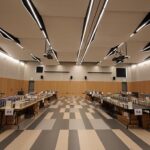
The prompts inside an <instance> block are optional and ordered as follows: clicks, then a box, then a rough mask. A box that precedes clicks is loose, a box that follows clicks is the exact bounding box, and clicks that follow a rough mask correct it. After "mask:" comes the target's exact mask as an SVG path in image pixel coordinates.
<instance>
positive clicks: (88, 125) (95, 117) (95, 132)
mask: <svg viewBox="0 0 150 150" xmlns="http://www.w3.org/2000/svg"><path fill="white" fill-rule="evenodd" d="M134 133H135V131H134ZM134 133H133V132H130V131H129V130H127V129H126V128H124V127H123V126H122V125H121V124H120V123H118V122H117V121H116V120H114V119H113V118H111V117H110V116H109V115H108V114H106V113H105V112H104V111H103V110H102V109H100V108H97V107H96V106H95V105H94V104H92V103H91V102H90V101H88V100H85V99H84V98H81V97H62V98H59V99H58V100H55V101H53V102H52V103H51V105H50V107H49V108H48V109H47V110H46V111H45V112H43V114H41V116H39V117H38V118H37V119H36V120H35V121H34V122H32V123H31V124H30V125H29V126H28V127H27V128H26V129H25V130H7V131H5V132H3V133H1V135H0V150H1V149H8V150H20V149H21V150H28V149H31V150H104V149H108V150H127V149H132V150H134V149H135V150H140V149H144V150H149V149H150V143H149V140H147V141H146V140H143V139H142V140H141V139H140V137H138V136H137V135H136V134H134ZM149 133H150V132H148V131H147V132H146V133H145V134H147V135H146V136H148V135H149ZM149 137H150V136H149Z"/></svg>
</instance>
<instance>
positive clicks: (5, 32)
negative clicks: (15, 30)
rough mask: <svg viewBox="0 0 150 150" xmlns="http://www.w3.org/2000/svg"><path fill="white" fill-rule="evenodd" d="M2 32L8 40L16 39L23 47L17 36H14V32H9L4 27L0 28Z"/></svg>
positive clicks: (17, 43)
mask: <svg viewBox="0 0 150 150" xmlns="http://www.w3.org/2000/svg"><path fill="white" fill-rule="evenodd" d="M0 34H1V35H2V36H3V37H4V38H6V39H8V40H11V41H14V42H15V43H16V45H18V46H19V47H20V48H22V49H23V47H22V46H21V42H20V40H19V39H18V38H17V37H15V36H13V35H12V34H10V33H8V32H7V31H5V30H4V29H2V28H0Z"/></svg>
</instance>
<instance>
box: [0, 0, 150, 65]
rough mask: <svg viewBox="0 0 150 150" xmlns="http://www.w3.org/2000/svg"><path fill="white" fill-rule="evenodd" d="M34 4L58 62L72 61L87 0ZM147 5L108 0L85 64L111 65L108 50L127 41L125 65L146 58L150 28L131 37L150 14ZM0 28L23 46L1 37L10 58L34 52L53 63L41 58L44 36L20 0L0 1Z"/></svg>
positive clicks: (0, 43) (27, 57)
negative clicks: (145, 50)
mask: <svg viewBox="0 0 150 150" xmlns="http://www.w3.org/2000/svg"><path fill="white" fill-rule="evenodd" d="M33 3H34V5H35V6H36V8H37V9H38V11H39V13H40V14H41V16H42V18H43V20H44V23H45V26H46V29H47V32H48V36H49V38H50V41H51V44H52V46H53V47H54V49H56V50H57V53H58V59H59V61H65V62H75V61H76V59H77V52H78V50H79V46H80V40H81V35H82V28H83V21H84V17H85V15H86V10H87V7H88V4H89V0H63V1H60V0H33ZM149 6H150V1H147V0H132V1H131V0H109V2H108V5H107V7H106V10H105V12H104V15H103V18H102V20H101V22H100V24H99V26H98V30H97V32H96V35H95V38H94V40H93V42H92V43H91V45H90V48H89V50H88V52H87V54H86V56H85V59H84V61H85V62H99V61H102V64H101V65H103V66H111V65H113V62H112V61H111V59H112V57H110V58H108V59H107V60H104V57H105V55H106V54H107V52H108V50H109V49H110V48H111V47H113V46H116V45H118V44H120V43H121V42H127V48H128V55H129V56H130V59H128V60H127V61H126V63H139V62H141V61H143V60H144V58H146V57H147V56H149V54H150V53H149V52H147V53H145V52H140V50H141V49H142V48H143V47H144V46H145V45H146V44H147V43H148V42H149V41H150V26H147V27H145V28H143V29H142V30H141V31H140V32H139V33H137V34H136V35H135V36H134V37H132V38H130V34H131V33H133V31H134V30H135V29H136V28H137V26H138V25H139V24H140V23H141V21H142V20H143V19H144V17H145V16H146V14H147V13H148V12H149V11H150V7H149ZM0 27H1V28H3V29H5V30H6V31H7V32H9V33H11V34H13V35H14V36H16V37H18V38H19V39H20V41H21V44H22V46H23V47H24V49H23V50H22V49H20V47H18V46H17V45H16V44H14V42H12V41H9V40H7V39H4V38H3V37H1V36H0V47H2V48H3V49H4V50H5V51H7V52H8V53H9V54H10V55H11V56H12V57H14V58H16V59H19V60H32V58H31V56H30V53H33V54H34V55H36V56H37V57H39V58H41V60H42V62H43V63H44V64H47V65H50V64H55V63H56V62H55V60H48V59H46V58H44V57H43V53H44V49H45V40H44V37H43V35H42V33H41V31H40V30H39V28H38V26H37V24H36V22H35V21H34V20H33V18H32V17H31V15H30V14H29V13H28V12H27V10H26V9H25V7H24V6H23V5H22V2H21V0H1V1H0Z"/></svg>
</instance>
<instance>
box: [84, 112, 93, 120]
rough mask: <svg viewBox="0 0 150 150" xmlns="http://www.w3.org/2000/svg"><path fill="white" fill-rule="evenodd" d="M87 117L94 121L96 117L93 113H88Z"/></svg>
mask: <svg viewBox="0 0 150 150" xmlns="http://www.w3.org/2000/svg"><path fill="white" fill-rule="evenodd" d="M86 116H87V118H88V119H94V117H93V115H92V114H91V113H86Z"/></svg>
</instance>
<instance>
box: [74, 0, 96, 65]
mask: <svg viewBox="0 0 150 150" xmlns="http://www.w3.org/2000/svg"><path fill="white" fill-rule="evenodd" d="M93 3H94V0H90V2H89V6H88V9H87V12H86V16H85V19H84V25H83V31H82V36H81V42H80V47H79V51H78V56H77V60H76V63H78V61H79V57H80V52H81V48H82V45H83V40H84V37H85V33H86V30H87V25H88V23H89V19H90V15H91V11H92V7H93Z"/></svg>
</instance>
